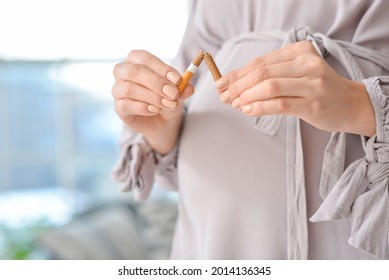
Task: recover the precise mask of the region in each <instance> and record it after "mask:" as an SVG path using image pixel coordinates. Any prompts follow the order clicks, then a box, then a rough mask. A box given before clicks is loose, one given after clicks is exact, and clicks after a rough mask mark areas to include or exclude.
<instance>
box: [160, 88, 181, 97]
mask: <svg viewBox="0 0 389 280" xmlns="http://www.w3.org/2000/svg"><path fill="white" fill-rule="evenodd" d="M162 92H163V94H165V95H166V96H167V97H170V98H171V99H174V98H176V96H177V95H178V89H177V88H176V87H173V86H171V85H164V86H163V88H162Z"/></svg>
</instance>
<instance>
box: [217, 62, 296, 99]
mask: <svg viewBox="0 0 389 280" xmlns="http://www.w3.org/2000/svg"><path fill="white" fill-rule="evenodd" d="M303 74H304V72H303V68H302V67H301V65H300V64H299V63H297V62H296V60H293V61H289V62H284V63H279V64H273V65H269V66H264V67H258V68H256V69H254V70H253V71H251V72H249V73H248V74H247V75H246V76H243V77H242V78H241V79H239V80H237V81H236V82H234V83H232V84H231V85H230V86H229V87H228V89H227V90H226V91H225V92H223V93H222V94H221V95H220V99H221V100H222V101H223V102H225V103H229V102H230V101H232V100H234V99H235V98H237V97H238V96H240V95H241V94H242V92H244V91H245V90H247V89H250V88H252V87H255V86H256V85H257V84H259V83H261V82H263V81H265V80H268V79H275V78H299V77H302V76H303Z"/></svg>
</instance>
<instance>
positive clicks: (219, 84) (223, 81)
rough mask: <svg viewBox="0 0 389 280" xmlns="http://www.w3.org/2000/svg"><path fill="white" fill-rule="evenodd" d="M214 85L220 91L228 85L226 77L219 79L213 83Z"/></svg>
mask: <svg viewBox="0 0 389 280" xmlns="http://www.w3.org/2000/svg"><path fill="white" fill-rule="evenodd" d="M215 85H216V87H217V88H218V89H222V88H224V87H226V86H227V85H228V78H227V77H221V78H220V79H219V80H217V81H216V82H215Z"/></svg>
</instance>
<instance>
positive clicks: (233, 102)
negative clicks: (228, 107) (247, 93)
mask: <svg viewBox="0 0 389 280" xmlns="http://www.w3.org/2000/svg"><path fill="white" fill-rule="evenodd" d="M240 105H241V104H240V98H239V97H238V98H235V99H234V101H232V107H234V108H235V109H239V108H240Z"/></svg>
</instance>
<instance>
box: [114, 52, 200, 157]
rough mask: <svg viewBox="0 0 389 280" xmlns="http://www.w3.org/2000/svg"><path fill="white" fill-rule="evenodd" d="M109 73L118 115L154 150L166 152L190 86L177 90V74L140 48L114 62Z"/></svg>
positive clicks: (179, 124) (176, 127) (176, 135)
mask: <svg viewBox="0 0 389 280" xmlns="http://www.w3.org/2000/svg"><path fill="white" fill-rule="evenodd" d="M113 74H114V77H115V84H114V85H113V87H112V95H113V97H114V100H115V111H116V113H117V114H118V116H119V117H120V118H121V119H122V120H123V122H124V123H125V124H126V125H127V126H128V127H129V128H131V129H132V130H134V131H136V132H139V133H141V134H143V135H144V137H145V138H146V140H147V141H148V142H149V144H150V146H151V147H152V148H153V149H154V150H155V151H157V152H158V153H160V154H166V153H168V152H169V151H170V150H171V149H172V148H173V147H174V145H175V143H176V141H177V137H178V134H179V130H180V126H181V121H182V104H181V101H183V100H185V99H186V98H188V97H189V96H191V95H192V94H193V91H194V89H193V86H192V85H188V86H187V87H186V88H185V89H184V91H183V92H182V93H179V92H178V88H177V85H178V83H179V82H180V80H181V75H180V74H179V73H178V72H177V71H176V70H175V69H174V68H172V67H171V66H169V65H167V64H165V63H164V62H162V61H161V60H160V59H158V58H157V57H155V56H154V55H152V54H150V53H149V52H146V51H143V50H134V51H131V52H130V54H129V55H128V57H127V59H126V60H125V61H124V62H122V63H119V64H117V65H115V68H114V71H113Z"/></svg>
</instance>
